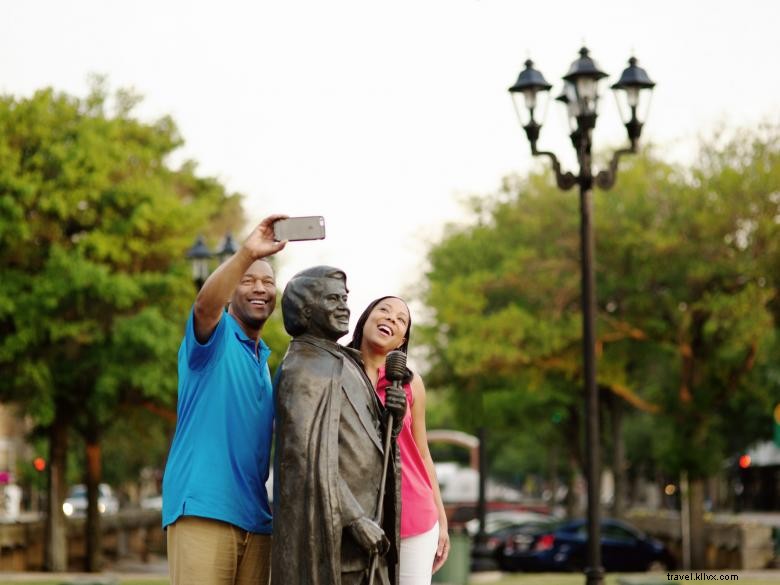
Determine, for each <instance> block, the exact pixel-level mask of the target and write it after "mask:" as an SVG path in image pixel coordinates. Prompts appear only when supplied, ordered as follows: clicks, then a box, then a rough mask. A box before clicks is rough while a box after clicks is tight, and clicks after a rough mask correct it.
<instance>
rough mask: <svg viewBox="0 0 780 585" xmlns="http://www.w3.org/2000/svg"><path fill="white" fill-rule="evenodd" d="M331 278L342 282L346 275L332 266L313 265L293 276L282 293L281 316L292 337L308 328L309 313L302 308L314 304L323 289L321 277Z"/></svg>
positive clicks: (345, 285) (345, 282)
mask: <svg viewBox="0 0 780 585" xmlns="http://www.w3.org/2000/svg"><path fill="white" fill-rule="evenodd" d="M325 278H333V279H335V280H340V281H342V282H343V283H344V289H345V290H346V289H347V275H346V274H345V273H344V271H343V270H339V269H338V268H333V267H332V266H314V267H312V268H307V269H306V270H302V271H301V272H299V273H298V274H296V275H295V276H293V277H292V278H291V279H290V281H289V282H288V283H287V286H285V287H284V293H282V318H283V319H284V328H285V329H286V330H287V333H289V334H290V335H291V336H293V337H297V336H298V335H303V334H304V333H306V332H307V331H308V330H309V314H308V311H305V310H304V309H305V308H306V307H310V306H312V305H314V304H316V303H317V302H318V300H319V297H320V295H321V294H322V290H323V279H325Z"/></svg>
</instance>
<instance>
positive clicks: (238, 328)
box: [163, 215, 286, 585]
mask: <svg viewBox="0 0 780 585" xmlns="http://www.w3.org/2000/svg"><path fill="white" fill-rule="evenodd" d="M284 217H286V216H283V215H272V216H270V217H267V218H266V219H264V220H263V221H262V222H261V223H260V224H259V225H258V226H257V227H256V228H255V229H254V231H253V232H252V233H251V234H250V235H249V237H248V238H247V240H246V242H244V244H243V246H242V247H241V249H240V250H239V251H238V252H236V253H235V254H234V255H233V257H232V258H230V259H229V260H227V261H225V262H224V263H222V265H220V266H219V268H217V270H215V271H214V273H213V274H212V275H211V276H210V277H209V278H208V280H206V282H205V283H204V284H203V287H202V288H201V290H200V292H198V295H197V297H196V299H195V304H194V305H193V308H192V313H191V314H190V318H189V320H188V321H187V330H186V333H185V335H184V340H183V341H182V344H181V347H180V349H179V401H178V407H177V414H178V420H177V423H176V434H175V435H174V437H173V443H172V445H171V450H170V453H169V455H168V463H167V465H166V467H165V476H164V478H163V527H164V528H166V529H167V540H168V565H169V571H170V576H171V584H172V585H184V584H187V585H193V584H203V585H238V584H244V583H252V584H253V585H257V584H262V585H264V584H267V583H268V581H269V573H270V551H271V511H270V507H269V505H268V495H267V493H266V489H265V482H266V480H267V479H268V468H269V456H270V449H271V437H272V430H273V417H274V406H273V392H272V387H271V378H270V374H269V371H268V364H267V359H268V355H269V353H270V350H269V349H268V346H266V344H265V343H264V342H263V340H262V339H260V333H261V330H262V328H263V325H264V324H265V322H266V320H267V319H268V317H270V315H271V313H272V312H273V310H274V307H275V306H276V283H275V281H274V273H273V270H272V268H271V266H270V264H268V262H267V261H265V260H264V258H266V257H267V256H270V255H272V254H275V253H276V252H278V251H280V250H281V249H282V248H284V246H285V244H286V242H275V241H274V236H273V223H274V221H276V220H278V219H282V218H284ZM228 300H230V304H229V306H228V309H227V310H225V303H226V301H228Z"/></svg>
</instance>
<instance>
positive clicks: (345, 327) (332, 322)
mask: <svg viewBox="0 0 780 585" xmlns="http://www.w3.org/2000/svg"><path fill="white" fill-rule="evenodd" d="M322 281H323V284H324V286H323V289H322V292H321V295H320V297H319V298H318V299H317V300H316V301H315V302H314V304H313V305H312V306H311V307H309V333H311V334H312V335H314V336H315V337H323V338H325V339H329V340H331V341H336V340H337V339H339V338H340V337H343V336H344V335H346V334H347V333H348V332H349V307H348V306H347V289H346V287H345V286H344V282H343V281H341V280H338V279H335V278H324V279H322Z"/></svg>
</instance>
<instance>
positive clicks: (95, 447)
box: [84, 429, 103, 572]
mask: <svg viewBox="0 0 780 585" xmlns="http://www.w3.org/2000/svg"><path fill="white" fill-rule="evenodd" d="M86 449H87V453H86V456H87V469H86V481H85V483H86V484H87V522H86V524H85V531H86V534H85V537H86V542H87V557H86V562H85V567H84V568H85V570H86V571H88V572H98V571H100V570H101V568H102V564H103V557H102V554H101V553H102V549H101V528H100V510H99V508H98V503H99V497H100V492H99V487H98V486H99V485H100V480H101V476H102V468H101V462H100V433H99V432H98V431H96V430H94V429H90V431H89V432H88V433H87V437H86Z"/></svg>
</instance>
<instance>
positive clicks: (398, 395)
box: [385, 384, 406, 437]
mask: <svg viewBox="0 0 780 585" xmlns="http://www.w3.org/2000/svg"><path fill="white" fill-rule="evenodd" d="M385 407H386V408H387V410H388V411H389V412H390V414H392V415H393V437H397V436H398V433H400V432H401V428H402V427H403V424H404V414H406V392H404V389H403V388H402V387H400V386H396V385H395V384H391V385H390V386H388V387H387V390H386V391H385Z"/></svg>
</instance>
